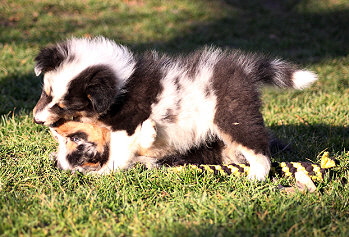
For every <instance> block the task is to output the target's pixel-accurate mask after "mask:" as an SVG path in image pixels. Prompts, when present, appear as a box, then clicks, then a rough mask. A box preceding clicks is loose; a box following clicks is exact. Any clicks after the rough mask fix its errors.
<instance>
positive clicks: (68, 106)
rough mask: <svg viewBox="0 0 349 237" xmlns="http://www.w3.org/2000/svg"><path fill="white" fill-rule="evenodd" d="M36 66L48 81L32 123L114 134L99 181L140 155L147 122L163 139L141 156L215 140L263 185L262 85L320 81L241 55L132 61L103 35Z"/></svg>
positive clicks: (54, 52)
mask: <svg viewBox="0 0 349 237" xmlns="http://www.w3.org/2000/svg"><path fill="white" fill-rule="evenodd" d="M35 60H36V66H35V72H36V74H37V75H39V74H41V73H44V85H43V91H42V95H41V98H40V99H39V101H38V103H37V105H36V106H35V108H34V120H35V122H36V123H38V124H44V125H48V126H54V125H55V123H56V122H57V121H59V120H60V119H62V118H63V119H71V118H72V117H78V118H79V119H80V120H81V121H84V122H92V123H96V124H98V126H101V127H105V128H108V129H109V130H110V131H111V134H110V157H111V159H109V160H108V161H107V163H106V164H105V165H104V166H103V167H102V168H101V169H100V170H99V171H98V172H100V173H106V172H110V171H112V170H114V169H119V168H126V167H128V164H129V162H130V160H132V159H133V158H134V157H135V156H136V153H137V151H136V150H135V148H134V146H133V141H134V140H135V137H137V132H136V131H137V128H138V127H139V126H140V125H141V124H142V123H143V122H144V121H146V120H147V119H150V120H152V121H154V122H155V124H156V127H157V139H156V141H155V142H154V144H153V146H152V147H151V149H147V151H146V153H145V154H143V155H144V156H147V157H161V156H163V154H166V155H170V154H178V153H180V154H181V153H183V154H184V153H186V152H187V151H188V150H191V149H193V148H195V147H200V146H201V145H203V144H205V143H209V142H210V141H211V140H212V139H219V140H220V141H222V142H223V144H224V157H223V162H224V163H233V162H236V157H241V156H243V157H244V158H245V159H246V160H247V161H248V163H249V164H250V167H251V168H250V174H249V177H250V178H251V179H258V180H263V179H264V178H265V177H266V175H267V174H268V173H269V170H270V159H269V156H270V155H269V148H268V143H269V139H268V133H267V130H266V128H265V126H264V121H263V117H262V114H261V112H260V107H261V101H260V98H259V87H260V86H261V85H263V84H270V85H276V86H278V87H284V88H296V89H303V88H305V87H307V86H309V85H310V84H312V83H313V82H314V81H315V80H316V79H317V77H316V75H315V74H314V73H312V72H309V71H306V70H299V69H297V67H296V66H294V65H292V64H290V63H287V62H284V61H282V60H279V59H274V58H269V57H265V56H260V55H256V54H251V53H247V54H246V53H242V52H240V51H237V50H221V49H218V48H213V47H210V48H204V49H202V50H198V51H195V52H194V53H191V54H189V55H186V56H176V57H170V56H167V55H163V54H159V53H157V52H154V51H151V52H146V53H144V54H141V55H135V54H133V53H132V52H131V51H130V50H129V49H128V48H126V47H124V46H122V45H119V44H116V43H115V42H113V41H111V40H108V39H105V38H102V37H99V38H93V39H85V38H83V39H76V38H73V39H70V40H67V41H65V42H61V43H58V44H56V45H53V46H49V47H46V48H43V49H42V50H41V51H40V53H39V54H38V56H37V57H36V59H35ZM67 168H68V169H69V168H71V165H70V164H69V165H68V164H67Z"/></svg>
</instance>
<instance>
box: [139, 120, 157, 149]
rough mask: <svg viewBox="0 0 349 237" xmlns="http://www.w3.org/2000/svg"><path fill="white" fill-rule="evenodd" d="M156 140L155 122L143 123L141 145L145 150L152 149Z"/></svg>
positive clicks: (147, 121) (140, 137)
mask: <svg viewBox="0 0 349 237" xmlns="http://www.w3.org/2000/svg"><path fill="white" fill-rule="evenodd" d="M155 139H156V124H155V122H154V121H152V120H150V119H147V120H146V121H144V122H143V123H142V127H141V131H140V136H139V145H140V147H141V148H143V149H148V148H150V147H151V146H152V145H153V143H154V141H155Z"/></svg>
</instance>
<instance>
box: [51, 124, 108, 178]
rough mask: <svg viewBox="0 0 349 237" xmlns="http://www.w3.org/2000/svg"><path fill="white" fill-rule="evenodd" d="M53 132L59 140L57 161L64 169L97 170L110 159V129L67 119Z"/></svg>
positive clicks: (52, 128) (53, 128)
mask: <svg viewBox="0 0 349 237" xmlns="http://www.w3.org/2000/svg"><path fill="white" fill-rule="evenodd" d="M51 132H52V133H53V135H54V136H55V137H56V139H57V140H58V142H59V148H58V152H57V153H56V157H55V163H56V165H57V166H58V167H59V168H61V169H64V170H79V171H82V172H88V171H97V170H99V169H101V168H102V167H103V165H104V164H106V162H107V161H108V160H109V142H110V131H109V130H108V129H106V128H103V127H100V126H97V125H95V124H91V123H81V122H76V121H67V122H65V123H62V124H60V125H59V126H57V127H51Z"/></svg>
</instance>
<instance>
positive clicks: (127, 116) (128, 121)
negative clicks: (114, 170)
mask: <svg viewBox="0 0 349 237" xmlns="http://www.w3.org/2000/svg"><path fill="white" fill-rule="evenodd" d="M161 63H162V62H161V61H159V59H158V58H157V57H156V56H154V55H153V54H152V53H149V54H145V55H144V56H143V57H141V58H139V59H138V60H137V64H136V68H135V71H134V73H133V75H132V76H131V77H130V78H129V79H128V83H127V84H126V85H125V87H124V90H125V91H127V93H126V94H124V95H122V96H121V97H120V96H119V97H118V98H117V100H114V101H115V103H114V104H113V105H112V106H111V108H110V110H109V111H108V113H107V114H105V115H102V116H101V117H100V120H101V121H102V122H103V123H105V124H106V125H109V126H111V127H112V129H113V130H114V131H115V130H126V131H127V133H128V135H132V134H133V133H134V131H135V129H136V128H137V126H138V125H139V124H141V123H142V122H143V121H145V120H146V119H148V117H149V116H150V113H151V105H152V104H153V103H156V99H157V95H158V94H160V93H161V91H162V89H163V88H162V86H161V84H160V80H161V78H162V72H161V71H160V68H161V66H160V65H161Z"/></svg>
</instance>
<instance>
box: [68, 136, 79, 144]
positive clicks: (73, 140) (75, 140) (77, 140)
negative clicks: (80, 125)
mask: <svg viewBox="0 0 349 237" xmlns="http://www.w3.org/2000/svg"><path fill="white" fill-rule="evenodd" d="M80 140H81V138H80V137H78V136H72V137H70V141H72V142H75V143H78V142H79V141H80Z"/></svg>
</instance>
